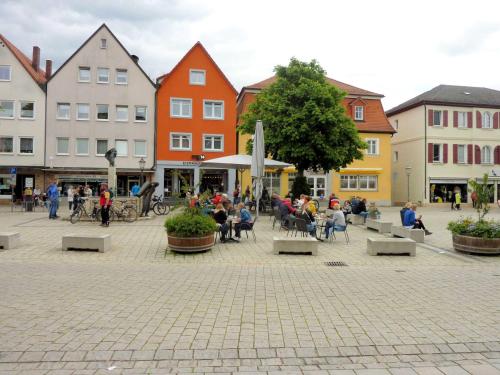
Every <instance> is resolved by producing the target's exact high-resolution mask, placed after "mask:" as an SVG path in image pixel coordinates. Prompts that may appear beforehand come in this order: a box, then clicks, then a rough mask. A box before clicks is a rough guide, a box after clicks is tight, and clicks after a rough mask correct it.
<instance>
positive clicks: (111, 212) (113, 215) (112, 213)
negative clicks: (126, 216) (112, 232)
mask: <svg viewBox="0 0 500 375" xmlns="http://www.w3.org/2000/svg"><path fill="white" fill-rule="evenodd" d="M116 216H118V215H115V211H114V210H113V209H112V208H110V209H109V222H112V221H115V217H116Z"/></svg>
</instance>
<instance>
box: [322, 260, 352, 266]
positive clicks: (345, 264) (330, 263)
mask: <svg viewBox="0 0 500 375" xmlns="http://www.w3.org/2000/svg"><path fill="white" fill-rule="evenodd" d="M325 266H328V267H347V263H346V262H342V261H336V262H325Z"/></svg>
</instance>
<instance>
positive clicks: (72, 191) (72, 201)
mask: <svg viewBox="0 0 500 375" xmlns="http://www.w3.org/2000/svg"><path fill="white" fill-rule="evenodd" d="M66 195H67V196H68V208H69V211H70V213H71V212H72V211H73V210H75V209H76V207H77V206H78V203H79V202H80V200H81V199H83V198H84V197H91V196H92V189H91V188H90V186H88V185H86V186H83V185H79V186H77V187H73V186H72V185H70V186H69V187H68V190H66Z"/></svg>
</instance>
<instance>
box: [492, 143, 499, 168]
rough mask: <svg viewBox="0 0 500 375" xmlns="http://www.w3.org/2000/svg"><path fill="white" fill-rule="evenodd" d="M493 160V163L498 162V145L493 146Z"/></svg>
mask: <svg viewBox="0 0 500 375" xmlns="http://www.w3.org/2000/svg"><path fill="white" fill-rule="evenodd" d="M493 160H494V161H493V162H494V163H495V164H500V146H496V147H495V152H494V153H493Z"/></svg>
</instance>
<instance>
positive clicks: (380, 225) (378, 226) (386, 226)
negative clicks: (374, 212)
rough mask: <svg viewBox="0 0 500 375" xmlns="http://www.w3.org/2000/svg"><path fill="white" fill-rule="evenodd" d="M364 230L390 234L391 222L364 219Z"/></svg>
mask: <svg viewBox="0 0 500 375" xmlns="http://www.w3.org/2000/svg"><path fill="white" fill-rule="evenodd" d="M366 228H367V229H375V230H377V231H378V232H379V233H391V228H392V222H390V221H382V220H377V219H366Z"/></svg>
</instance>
